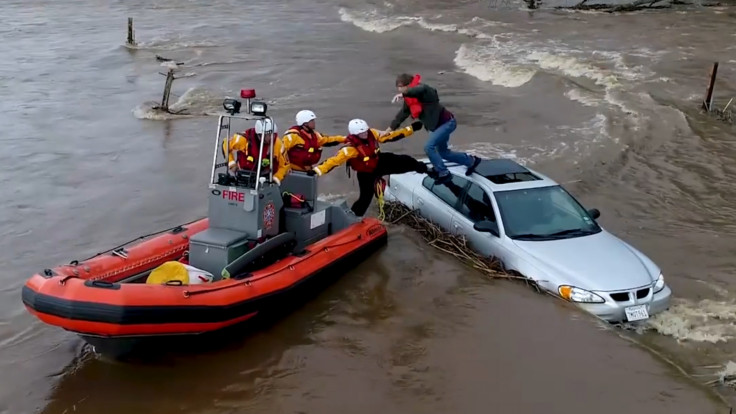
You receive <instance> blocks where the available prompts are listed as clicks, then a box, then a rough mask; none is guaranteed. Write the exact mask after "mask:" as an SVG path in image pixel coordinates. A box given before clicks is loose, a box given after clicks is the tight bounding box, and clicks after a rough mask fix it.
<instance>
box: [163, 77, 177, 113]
mask: <svg viewBox="0 0 736 414" xmlns="http://www.w3.org/2000/svg"><path fill="white" fill-rule="evenodd" d="M174 79H175V78H174V69H169V73H167V74H166V83H165V84H164V96H163V97H162V98H161V109H163V110H164V111H166V112H169V95H171V84H172V83H174Z"/></svg>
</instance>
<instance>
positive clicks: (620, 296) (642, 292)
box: [611, 288, 649, 302]
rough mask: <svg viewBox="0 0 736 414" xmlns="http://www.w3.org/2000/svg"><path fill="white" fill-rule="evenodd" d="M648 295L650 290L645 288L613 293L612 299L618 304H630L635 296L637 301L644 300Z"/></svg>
mask: <svg viewBox="0 0 736 414" xmlns="http://www.w3.org/2000/svg"><path fill="white" fill-rule="evenodd" d="M648 295H649V288H643V289H639V290H637V291H633V290H632V291H631V292H617V293H611V299H613V300H615V301H616V302H628V301H630V300H631V298H632V297H633V296H636V298H637V299H644V298H646V297H647V296H648Z"/></svg>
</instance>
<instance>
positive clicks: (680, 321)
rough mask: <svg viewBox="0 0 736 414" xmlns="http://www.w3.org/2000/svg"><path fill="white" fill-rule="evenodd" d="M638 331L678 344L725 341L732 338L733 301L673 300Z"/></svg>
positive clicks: (735, 327) (734, 322)
mask: <svg viewBox="0 0 736 414" xmlns="http://www.w3.org/2000/svg"><path fill="white" fill-rule="evenodd" d="M640 330H654V331H656V332H658V333H660V334H662V335H666V336H670V337H672V338H674V339H676V340H677V341H678V342H686V341H689V342H710V343H719V342H728V341H730V340H732V339H734V338H736V302H734V301H733V300H724V301H719V300H712V299H703V300H700V301H697V302H695V301H691V300H687V299H679V298H675V299H673V300H672V306H671V307H670V309H669V310H668V311H665V312H662V313H660V314H657V315H655V316H653V317H652V318H651V319H650V320H649V322H648V323H647V324H646V325H644V326H643V327H641V328H640Z"/></svg>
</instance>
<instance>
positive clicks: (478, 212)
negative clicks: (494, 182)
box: [460, 183, 496, 223]
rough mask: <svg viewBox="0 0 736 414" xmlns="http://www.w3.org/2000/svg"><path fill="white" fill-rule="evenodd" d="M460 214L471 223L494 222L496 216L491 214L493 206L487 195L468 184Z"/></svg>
mask: <svg viewBox="0 0 736 414" xmlns="http://www.w3.org/2000/svg"><path fill="white" fill-rule="evenodd" d="M460 213H462V214H463V215H464V216H465V217H467V218H468V219H470V221H472V222H473V223H477V222H479V221H484V220H488V221H492V222H494V223H495V222H496V215H495V214H494V213H493V204H492V203H491V199H490V197H489V196H488V193H486V192H485V190H483V188H482V187H481V186H479V185H478V184H475V183H470V187H469V188H468V192H467V194H466V195H465V198H464V199H463V202H462V204H461V205H460Z"/></svg>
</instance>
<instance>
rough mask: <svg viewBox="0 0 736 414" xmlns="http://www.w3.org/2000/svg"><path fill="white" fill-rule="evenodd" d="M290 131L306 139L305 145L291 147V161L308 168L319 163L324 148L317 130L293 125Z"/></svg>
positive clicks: (289, 153)
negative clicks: (321, 146) (320, 143)
mask: <svg viewBox="0 0 736 414" xmlns="http://www.w3.org/2000/svg"><path fill="white" fill-rule="evenodd" d="M289 131H292V132H296V133H298V134H299V136H300V137H301V138H302V139H303V140H304V144H303V145H301V144H300V145H297V146H294V147H291V148H290V149H289V152H288V156H289V162H290V163H291V164H295V165H297V166H299V167H302V168H308V167H311V166H313V165H317V164H319V160H320V158H321V157H322V148H320V146H319V139H318V138H317V132H316V131H311V132H310V131H308V130H307V129H306V128H304V127H300V126H293V127H291V128H289Z"/></svg>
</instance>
